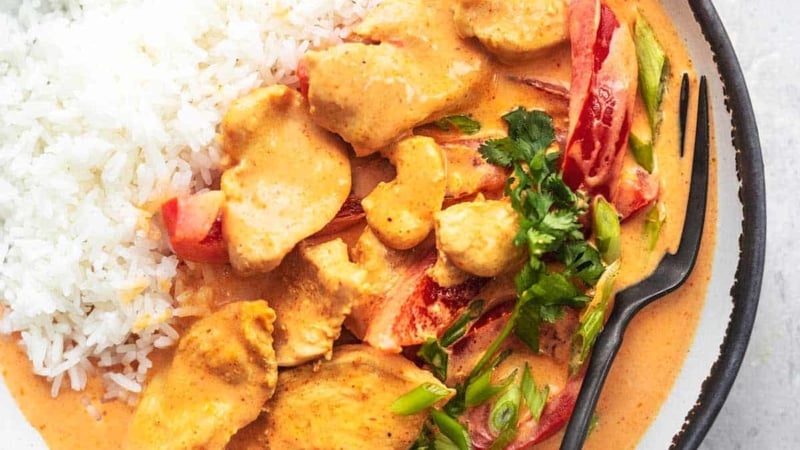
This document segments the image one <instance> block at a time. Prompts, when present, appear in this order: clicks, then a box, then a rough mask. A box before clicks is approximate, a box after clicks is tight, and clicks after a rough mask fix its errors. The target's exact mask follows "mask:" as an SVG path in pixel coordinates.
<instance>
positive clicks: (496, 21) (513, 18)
mask: <svg viewBox="0 0 800 450" xmlns="http://www.w3.org/2000/svg"><path fill="white" fill-rule="evenodd" d="M568 3H569V2H568V1H567V0H533V1H531V0H457V1H456V2H455V11H454V13H453V19H454V21H455V24H456V27H457V28H458V31H459V33H461V35H462V36H464V37H477V38H478V40H479V41H480V42H481V43H482V44H483V45H484V46H486V48H487V49H488V50H489V51H490V52H492V53H493V54H495V55H497V57H498V58H499V59H500V60H502V61H504V62H515V61H520V60H524V59H529V58H531V57H534V56H536V54H537V53H539V52H541V51H542V50H543V49H547V48H550V47H552V46H554V45H556V44H559V43H562V42H565V41H566V40H567V39H568V38H569V23H568V17H569V8H568Z"/></svg>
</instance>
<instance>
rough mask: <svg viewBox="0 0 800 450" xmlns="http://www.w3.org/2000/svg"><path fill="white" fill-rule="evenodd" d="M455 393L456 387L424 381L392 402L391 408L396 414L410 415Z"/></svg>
mask: <svg viewBox="0 0 800 450" xmlns="http://www.w3.org/2000/svg"><path fill="white" fill-rule="evenodd" d="M454 393H455V390H454V389H448V388H447V387H445V386H442V385H439V384H435V383H422V384H420V385H419V386H417V387H416V388H414V389H412V390H411V391H409V392H408V393H406V394H404V395H402V396H401V397H399V398H398V399H397V400H395V401H394V402H392V405H391V406H390V408H389V409H391V411H392V412H393V413H395V414H400V415H401V416H408V415H411V414H416V413H418V412H420V411H422V410H424V409H425V408H429V407H431V406H433V405H434V404H436V402H438V401H439V400H442V399H445V398H447V397H449V396H451V395H453V394H454Z"/></svg>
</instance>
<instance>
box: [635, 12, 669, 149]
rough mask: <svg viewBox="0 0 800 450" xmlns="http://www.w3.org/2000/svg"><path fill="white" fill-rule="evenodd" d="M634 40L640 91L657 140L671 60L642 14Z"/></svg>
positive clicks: (637, 19) (637, 22) (638, 20)
mask: <svg viewBox="0 0 800 450" xmlns="http://www.w3.org/2000/svg"><path fill="white" fill-rule="evenodd" d="M633 40H634V43H635V45H636V59H637V61H638V63H639V84H640V89H639V91H640V92H641V93H642V99H643V100H644V104H645V106H646V107H647V115H648V117H649V118H650V126H651V128H652V130H653V137H654V138H655V136H656V135H657V131H658V126H659V123H660V122H661V101H662V100H663V98H664V90H665V89H666V81H667V79H668V77H669V60H668V59H667V54H666V52H665V51H664V48H663V47H661V44H660V43H659V42H658V39H657V38H656V33H655V31H653V28H652V27H651V26H650V24H649V23H648V22H647V20H646V19H645V18H644V16H642V15H641V14H638V15H637V17H636V23H635V24H634V27H633ZM653 141H655V139H653Z"/></svg>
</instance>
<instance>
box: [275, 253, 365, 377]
mask: <svg viewBox="0 0 800 450" xmlns="http://www.w3.org/2000/svg"><path fill="white" fill-rule="evenodd" d="M269 276H270V277H274V278H275V279H276V285H279V286H283V289H281V290H276V291H273V292H270V293H268V294H266V295H268V296H269V298H270V305H271V306H272V307H273V308H274V309H275V312H276V313H277V315H278V319H277V320H276V322H275V333H274V338H275V352H276V354H277V361H278V365H279V366H282V367H285V366H296V365H298V364H302V363H304V362H306V361H310V360H312V359H316V358H319V357H322V356H325V357H328V358H330V355H331V350H332V349H333V342H334V341H335V340H336V339H337V338H338V337H339V335H340V333H341V330H342V323H343V322H344V320H345V317H346V316H347V315H348V314H349V313H350V310H351V307H352V304H353V301H354V299H355V298H356V296H359V295H361V294H362V293H363V291H364V289H365V287H364V284H365V277H366V272H365V271H364V270H363V269H361V268H359V267H357V266H356V265H355V264H353V263H351V262H350V261H349V259H348V254H347V245H346V244H345V243H344V242H343V241H342V240H341V239H336V240H333V241H328V242H326V243H323V244H319V245H316V246H313V247H305V246H301V247H300V248H298V249H297V250H296V251H295V252H292V253H291V254H290V255H289V256H288V257H287V258H286V260H285V261H284V263H283V264H281V266H280V267H279V268H278V269H277V270H275V271H274V272H272V273H270V274H269Z"/></svg>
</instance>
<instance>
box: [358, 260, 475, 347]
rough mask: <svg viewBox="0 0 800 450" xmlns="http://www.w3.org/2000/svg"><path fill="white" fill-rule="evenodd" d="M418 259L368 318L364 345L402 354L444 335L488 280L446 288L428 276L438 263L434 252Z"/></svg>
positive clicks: (472, 281) (466, 282) (468, 281)
mask: <svg viewBox="0 0 800 450" xmlns="http://www.w3.org/2000/svg"><path fill="white" fill-rule="evenodd" d="M418 256H419V257H418V259H416V260H415V261H413V262H411V263H410V264H408V266H407V267H405V268H399V270H400V272H401V273H402V275H401V276H400V277H399V278H398V280H397V281H396V282H395V284H394V287H393V288H392V289H390V290H389V292H387V293H386V294H385V296H384V298H383V300H382V301H381V302H380V304H379V305H378V306H377V308H376V309H375V310H373V311H372V312H371V314H370V317H368V318H365V320H366V321H367V322H368V324H367V327H366V330H367V331H366V334H365V336H364V341H365V342H367V343H368V344H370V345H371V346H373V347H375V348H377V349H380V350H383V351H386V352H400V351H401V350H402V347H406V346H411V345H419V344H422V343H423V342H425V340H426V339H427V338H429V337H435V336H438V335H439V334H441V333H442V332H443V331H444V330H445V329H446V328H447V327H448V326H449V325H450V324H451V323H452V322H453V321H454V320H455V319H456V318H458V316H459V314H461V313H462V312H463V310H464V309H465V308H466V307H467V306H468V305H469V303H470V302H471V301H472V300H473V299H474V298H475V296H476V295H477V294H478V292H479V291H480V289H481V287H483V285H484V284H485V283H486V281H487V279H485V278H475V277H474V278H470V279H468V280H467V281H465V282H464V283H462V284H459V285H456V286H453V287H449V288H445V287H441V286H439V285H438V284H436V282H435V281H433V279H432V278H431V277H429V276H428V274H427V272H428V270H429V269H430V268H431V267H432V266H433V264H434V263H435V262H436V252H435V250H434V249H431V250H430V251H429V252H427V253H426V254H420V255H418Z"/></svg>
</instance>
